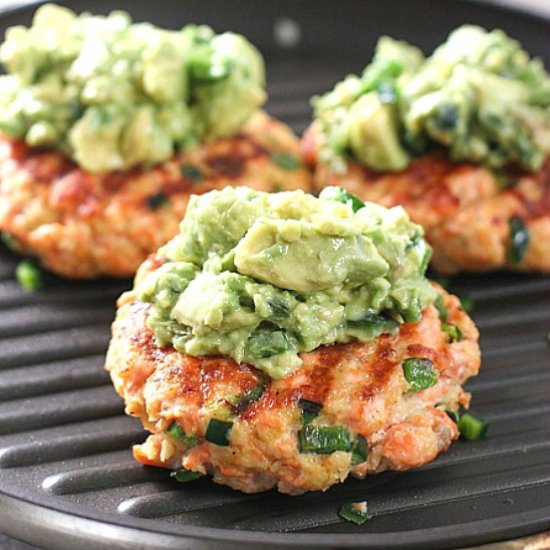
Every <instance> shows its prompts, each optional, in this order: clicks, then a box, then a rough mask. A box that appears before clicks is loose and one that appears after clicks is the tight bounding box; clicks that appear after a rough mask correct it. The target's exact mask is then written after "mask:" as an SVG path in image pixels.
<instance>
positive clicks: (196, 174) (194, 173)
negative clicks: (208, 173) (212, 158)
mask: <svg viewBox="0 0 550 550" xmlns="http://www.w3.org/2000/svg"><path fill="white" fill-rule="evenodd" d="M181 175H182V176H183V177H184V178H185V179H188V180H190V181H192V182H193V183H198V182H199V181H202V180H203V179H204V175H203V173H202V172H201V171H200V170H199V169H198V168H197V167H196V166H194V165H193V164H190V163H188V162H186V163H185V164H182V165H181Z"/></svg>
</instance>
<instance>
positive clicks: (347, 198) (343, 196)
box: [321, 186, 365, 212]
mask: <svg viewBox="0 0 550 550" xmlns="http://www.w3.org/2000/svg"><path fill="white" fill-rule="evenodd" d="M321 198H322V199H327V200H330V201H337V202H342V203H344V204H348V203H351V207H352V209H353V211H354V212H357V210H361V208H363V206H365V203H364V202H363V201H362V200H361V199H359V198H358V197H356V196H355V195H352V194H351V193H348V192H347V191H346V190H345V189H342V188H341V187H334V186H331V187H325V188H324V189H323V192H322V193H321Z"/></svg>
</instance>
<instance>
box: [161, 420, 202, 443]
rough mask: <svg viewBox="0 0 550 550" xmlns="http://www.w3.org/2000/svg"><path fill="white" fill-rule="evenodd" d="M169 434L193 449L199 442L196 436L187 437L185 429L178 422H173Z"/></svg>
mask: <svg viewBox="0 0 550 550" xmlns="http://www.w3.org/2000/svg"><path fill="white" fill-rule="evenodd" d="M168 433H169V434H170V435H171V436H172V437H173V438H175V439H178V440H179V441H181V442H182V443H185V444H186V445H189V446H190V447H192V446H193V445H196V444H197V443H198V442H199V438H198V437H195V436H194V435H187V434H186V433H185V431H184V429H183V428H182V427H181V425H180V424H178V423H177V422H172V424H170V427H169V428H168Z"/></svg>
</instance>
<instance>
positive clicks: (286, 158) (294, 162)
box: [271, 152, 302, 172]
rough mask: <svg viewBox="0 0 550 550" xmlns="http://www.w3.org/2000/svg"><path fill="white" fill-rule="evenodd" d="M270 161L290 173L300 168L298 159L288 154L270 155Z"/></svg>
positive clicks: (300, 164)
mask: <svg viewBox="0 0 550 550" xmlns="http://www.w3.org/2000/svg"><path fill="white" fill-rule="evenodd" d="M271 160H272V161H273V162H274V163H275V164H276V165H277V166H279V167H280V168H282V169H283V170H286V171H287V172H291V171H293V170H298V168H300V167H301V166H302V163H301V162H300V159H299V158H297V157H295V156H294V155H291V154H290V153H281V152H275V153H271Z"/></svg>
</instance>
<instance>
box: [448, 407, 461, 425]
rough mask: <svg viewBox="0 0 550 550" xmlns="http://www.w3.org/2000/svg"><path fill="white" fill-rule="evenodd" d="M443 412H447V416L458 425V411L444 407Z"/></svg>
mask: <svg viewBox="0 0 550 550" xmlns="http://www.w3.org/2000/svg"><path fill="white" fill-rule="evenodd" d="M445 412H446V413H447V416H448V417H449V418H450V419H451V420H452V421H453V422H454V423H455V424H457V425H458V423H459V422H460V413H459V412H458V411H452V410H451V409H446V410H445Z"/></svg>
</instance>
